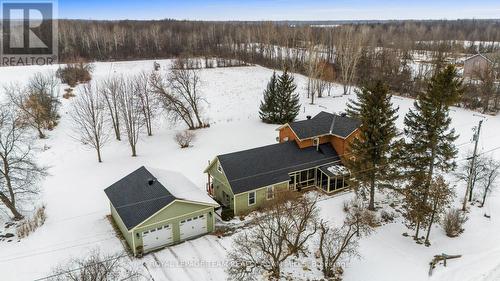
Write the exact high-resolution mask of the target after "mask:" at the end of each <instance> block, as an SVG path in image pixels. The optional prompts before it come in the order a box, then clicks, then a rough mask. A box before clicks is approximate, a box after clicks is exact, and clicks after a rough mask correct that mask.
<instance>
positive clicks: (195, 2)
mask: <svg viewBox="0 0 500 281" xmlns="http://www.w3.org/2000/svg"><path fill="white" fill-rule="evenodd" d="M58 6H59V9H58V10H59V18H73V19H75V18H77V19H164V18H174V19H190V20H351V19H355V20H368V19H382V20H386V19H457V18H476V19H484V18H488V19H491V18H496V19H498V18H500V0H496V1H490V0H480V1H470V0H469V1H464V0H454V1H452V0H442V1H441V0H416V1H410V0H407V1H394V0H378V1H372V0H351V1H348V0H340V1H338V0H330V1H326V0H309V1H305V0H303V1H298V0H241V1H229V0H213V1H212V0H177V1H171V0H163V1H159V0H143V1H139V0H87V1H74V0H59V1H58Z"/></svg>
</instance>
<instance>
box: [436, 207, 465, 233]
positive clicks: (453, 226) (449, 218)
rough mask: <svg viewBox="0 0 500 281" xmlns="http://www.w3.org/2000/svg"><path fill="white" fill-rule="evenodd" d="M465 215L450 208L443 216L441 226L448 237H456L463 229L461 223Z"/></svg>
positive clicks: (463, 221)
mask: <svg viewBox="0 0 500 281" xmlns="http://www.w3.org/2000/svg"><path fill="white" fill-rule="evenodd" d="M466 221H467V217H466V216H465V214H464V213H462V212H461V211H460V210H458V209H450V210H449V211H448V212H447V213H446V214H445V215H444V218H443V222H442V226H443V228H444V231H445V232H446V236H448V237H457V236H458V235H460V233H462V232H463V231H464V229H463V225H464V223H465V222H466Z"/></svg>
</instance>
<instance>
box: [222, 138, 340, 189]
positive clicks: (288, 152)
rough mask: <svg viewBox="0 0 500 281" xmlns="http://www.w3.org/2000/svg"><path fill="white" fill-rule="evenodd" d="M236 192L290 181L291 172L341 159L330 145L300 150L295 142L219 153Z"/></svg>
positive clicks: (225, 172)
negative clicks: (317, 148)
mask: <svg viewBox="0 0 500 281" xmlns="http://www.w3.org/2000/svg"><path fill="white" fill-rule="evenodd" d="M217 158H218V159H219V161H220V163H221V165H222V169H223V171H224V174H225V175H226V177H227V179H228V181H229V184H230V185H231V188H232V190H233V192H234V194H238V193H242V192H246V191H249V190H253V189H255V188H259V187H264V186H267V185H271V184H275V183H279V182H284V181H288V180H289V179H290V176H289V175H288V173H291V172H294V171H300V170H304V169H309V168H312V167H317V166H320V165H323V164H326V163H331V162H335V161H337V163H338V162H339V160H340V158H339V156H338V154H337V152H336V151H335V149H334V148H333V147H332V146H331V145H330V144H322V145H320V146H319V150H318V151H317V150H316V147H308V148H303V149H300V148H299V147H298V145H297V144H296V143H295V142H294V141H290V142H284V143H278V144H272V145H267V146H263V147H259V148H254V149H249V150H244V151H239V152H234V153H229V154H224V155H219V156H217Z"/></svg>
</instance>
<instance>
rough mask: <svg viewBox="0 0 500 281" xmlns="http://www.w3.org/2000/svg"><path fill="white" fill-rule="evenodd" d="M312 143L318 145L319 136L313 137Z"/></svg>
mask: <svg viewBox="0 0 500 281" xmlns="http://www.w3.org/2000/svg"><path fill="white" fill-rule="evenodd" d="M313 145H314V146H318V145H319V138H314V139H313Z"/></svg>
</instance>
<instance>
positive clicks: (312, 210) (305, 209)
mask: <svg viewBox="0 0 500 281" xmlns="http://www.w3.org/2000/svg"><path fill="white" fill-rule="evenodd" d="M317 201H318V198H317V196H309V195H308V194H305V195H304V196H302V197H299V198H298V199H297V200H296V201H294V202H292V203H288V204H285V206H286V207H287V208H288V212H287V217H288V219H289V226H290V233H289V234H288V235H287V236H286V240H287V242H288V248H289V251H290V252H291V253H292V254H295V255H298V254H299V252H302V253H303V254H305V247H306V246H305V245H306V242H307V241H308V240H309V238H311V237H312V236H313V235H314V234H315V233H316V231H317V225H318V224H317V222H318V212H319V211H318V207H317V205H316V203H317Z"/></svg>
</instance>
